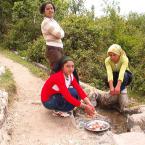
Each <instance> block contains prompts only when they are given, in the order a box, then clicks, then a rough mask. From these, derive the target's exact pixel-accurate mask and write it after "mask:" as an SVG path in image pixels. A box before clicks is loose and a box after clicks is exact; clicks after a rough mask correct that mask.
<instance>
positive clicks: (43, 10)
mask: <svg viewBox="0 0 145 145" xmlns="http://www.w3.org/2000/svg"><path fill="white" fill-rule="evenodd" d="M47 4H51V5H52V7H53V9H54V12H55V10H56V9H55V6H54V4H53V3H51V2H45V3H42V5H41V6H40V8H39V11H40V14H44V12H45V7H46V5H47Z"/></svg>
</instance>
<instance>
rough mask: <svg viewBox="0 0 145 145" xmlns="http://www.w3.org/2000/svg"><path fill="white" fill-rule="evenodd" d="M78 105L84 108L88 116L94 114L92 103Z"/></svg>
mask: <svg viewBox="0 0 145 145" xmlns="http://www.w3.org/2000/svg"><path fill="white" fill-rule="evenodd" d="M80 107H81V108H84V110H85V112H86V113H87V114H88V115H89V116H94V114H95V108H94V107H93V106H92V105H90V104H84V103H81V105H80Z"/></svg>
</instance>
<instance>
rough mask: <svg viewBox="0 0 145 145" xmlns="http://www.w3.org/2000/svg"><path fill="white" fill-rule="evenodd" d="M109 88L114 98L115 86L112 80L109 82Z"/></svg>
mask: <svg viewBox="0 0 145 145" xmlns="http://www.w3.org/2000/svg"><path fill="white" fill-rule="evenodd" d="M109 88H110V95H111V96H114V95H115V88H114V86H113V81H112V80H110V81H109Z"/></svg>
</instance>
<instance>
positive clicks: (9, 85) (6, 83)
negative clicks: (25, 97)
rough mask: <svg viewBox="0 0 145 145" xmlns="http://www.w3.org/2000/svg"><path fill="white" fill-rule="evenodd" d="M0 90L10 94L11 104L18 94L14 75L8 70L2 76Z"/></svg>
mask: <svg viewBox="0 0 145 145" xmlns="http://www.w3.org/2000/svg"><path fill="white" fill-rule="evenodd" d="M0 89H1V90H5V91H6V92H8V94H9V103H11V102H12V101H13V97H14V95H15V94H16V85H15V81H14V79H13V76H12V73H11V72H10V71H9V70H8V69H6V72H5V73H4V74H3V75H1V76H0Z"/></svg>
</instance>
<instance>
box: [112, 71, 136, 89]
mask: <svg viewBox="0 0 145 145" xmlns="http://www.w3.org/2000/svg"><path fill="white" fill-rule="evenodd" d="M118 77H119V72H113V86H114V87H116V85H117V82H118ZM132 78H133V76H132V73H131V72H130V71H128V70H126V71H125V74H124V79H123V82H122V84H121V91H122V90H124V89H125V87H126V86H128V85H129V84H130V83H131V81H132Z"/></svg>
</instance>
